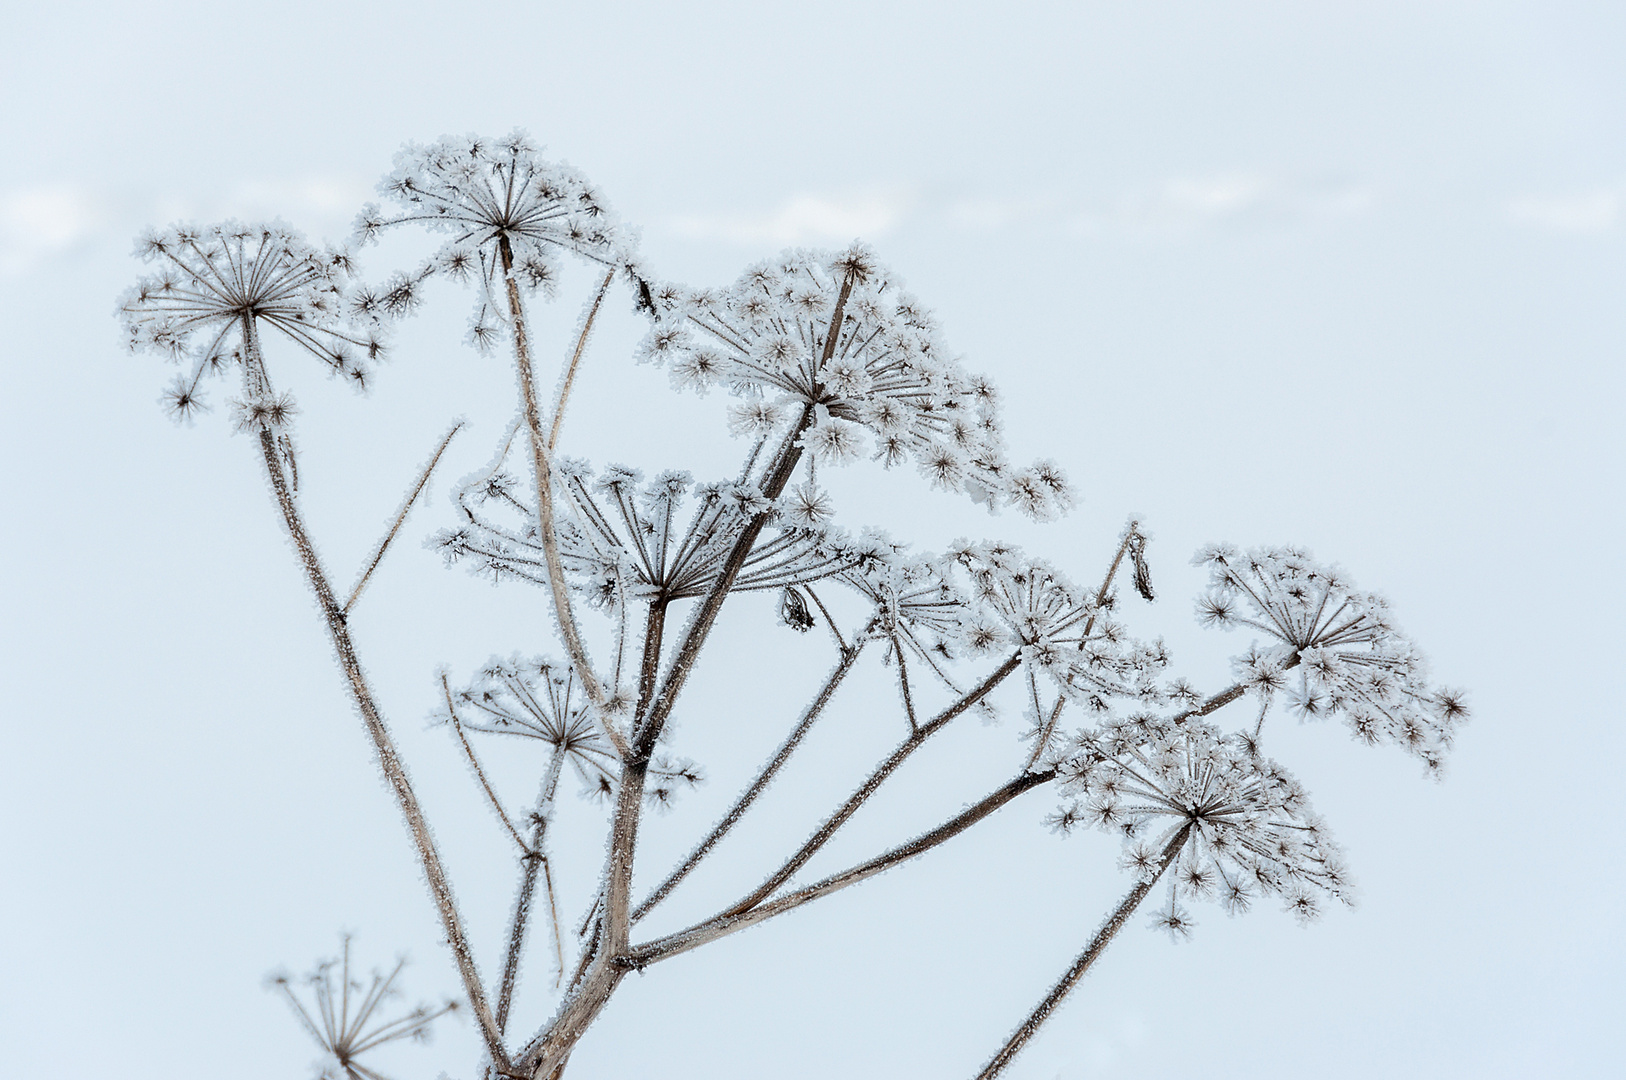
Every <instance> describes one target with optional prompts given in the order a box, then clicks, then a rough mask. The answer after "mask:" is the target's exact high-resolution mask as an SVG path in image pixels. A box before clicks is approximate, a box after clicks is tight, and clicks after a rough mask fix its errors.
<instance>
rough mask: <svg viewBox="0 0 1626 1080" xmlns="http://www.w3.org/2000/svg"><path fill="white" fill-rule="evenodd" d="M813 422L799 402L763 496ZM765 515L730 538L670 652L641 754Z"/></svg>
mask: <svg viewBox="0 0 1626 1080" xmlns="http://www.w3.org/2000/svg"><path fill="white" fill-rule="evenodd" d="M812 421H813V408H812V406H804V407H803V409H802V415H801V417H800V418H799V419H798V420H797V422H796V424H795V425H794V426H792V428H791V430H790V431H789V432H788V433H787V434H786V436H785V441H784V442H783V443H781V444H780V447H779V451H778V453H777V454H776V455H775V457H774V461H773V462H772V464H771V465H770V467H769V469H768V471H767V474H766V476H765V478H764V481H763V484H762V494H763V495H764V496H765V497H766V498H769V499H777V498H778V497H779V496H780V494H781V493H782V492H783V491H784V490H785V485H786V484H788V483H789V482H790V478H791V475H792V474H793V473H794V472H795V470H796V463H797V462H798V461H799V460H801V457H802V448H801V447H800V446H799V445H797V441H798V440H799V439H800V438H801V434H802V432H803V431H805V430H806V429H807V427H808V425H809V424H811V423H812ZM768 517H769V515H768V514H767V513H761V514H758V515H757V516H755V517H753V518H752V519H751V521H750V522H749V523H748V524H747V525H746V526H745V528H744V529H743V530H741V532H740V535H739V536H738V537H737V538H736V539H735V541H734V547H733V548H732V549H731V550H730V551H729V553H728V558H727V559H726V560H725V561H724V562H723V565H722V567H721V569H720V570H719V571H718V574H717V579H716V580H715V581H714V582H713V583H712V586H711V588H710V589H709V590H708V591H707V593H706V596H705V599H704V600H702V601H701V602H700V606H699V607H698V608H697V609H696V610H695V613H694V615H693V616H692V617H691V618H690V620H689V626H688V629H687V631H686V632H685V634H684V637H683V643H682V644H681V645H680V646H679V647H678V650H677V652H676V653H675V654H674V655H673V657H672V666H671V668H670V669H669V670H668V671H667V673H666V681H665V682H664V683H662V684H661V688H660V691H659V692H658V693H657V694H656V695H655V698H654V702H653V703H652V705H651V706H650V709H649V713H648V715H647V716H645V717H644V718H643V720H642V722H641V723H640V725H639V727H638V729H637V731H636V733H635V735H634V742H635V743H636V745H637V746H638V747H639V750H640V752H641V753H648V752H649V749H650V748H652V747H653V746H654V745H655V740H656V738H658V737H659V735H660V731H661V727H662V725H664V724H665V723H666V718H667V717H668V716H669V715H670V714H671V711H672V707H673V706H674V705H676V704H677V699H678V695H679V694H680V693H682V691H683V686H684V683H685V682H687V680H688V678H689V672H690V671H691V670H692V669H693V667H694V664H695V661H696V660H697V659H699V657H700V650H701V648H702V647H703V646H704V645H705V643H706V638H707V636H708V635H709V634H710V633H711V628H712V626H713V624H715V623H716V621H717V616H718V614H719V613H720V612H721V611H722V608H723V601H724V600H726V599H727V598H728V592H729V590H730V589H731V588H733V586H734V579H735V578H737V577H738V576H739V573H740V570H741V569H743V568H744V566H745V560H746V557H747V556H748V555H750V553H751V548H752V546H753V545H755V543H756V540H757V537H758V536H760V535H761V533H762V529H763V526H765V525H766V524H767V523H768Z"/></svg>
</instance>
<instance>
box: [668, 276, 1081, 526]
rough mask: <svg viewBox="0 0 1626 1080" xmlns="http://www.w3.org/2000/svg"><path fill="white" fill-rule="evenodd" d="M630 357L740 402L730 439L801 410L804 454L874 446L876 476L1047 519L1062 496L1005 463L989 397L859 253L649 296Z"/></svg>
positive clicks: (839, 458)
mask: <svg viewBox="0 0 1626 1080" xmlns="http://www.w3.org/2000/svg"><path fill="white" fill-rule="evenodd" d="M654 300H655V309H656V314H657V320H658V321H657V323H656V325H655V327H654V328H653V329H652V330H651V331H650V333H649V335H648V336H647V337H646V338H645V339H644V343H643V345H642V347H641V353H640V355H641V357H642V358H643V359H644V360H646V361H649V362H652V363H656V364H662V365H665V366H666V368H667V369H668V370H669V371H670V372H671V375H672V380H673V383H674V384H675V385H677V386H678V387H680V388H692V389H695V390H698V391H701V392H704V391H705V390H707V389H709V388H710V387H712V386H714V385H716V384H718V383H721V384H722V385H724V386H726V387H727V388H728V389H729V391H730V392H732V393H734V394H737V395H739V396H742V397H744V398H745V399H746V400H745V401H744V402H743V403H742V404H740V405H738V406H736V407H735V408H734V409H733V411H732V413H731V424H730V426H731V429H732V430H733V431H734V433H736V434H749V435H754V436H756V437H758V438H763V439H766V438H769V437H770V436H771V435H772V434H773V433H774V432H776V431H779V430H781V429H783V428H784V426H785V425H786V424H787V423H790V422H794V420H795V418H796V417H798V416H801V415H802V414H803V412H804V410H811V411H812V416H811V418H810V419H811V424H810V426H809V427H808V428H807V430H806V432H805V433H804V434H803V436H802V441H803V445H805V446H806V447H807V449H808V450H810V451H811V452H812V453H813V455H814V457H815V458H816V459H817V460H821V461H830V462H835V463H845V462H848V461H852V460H855V459H856V458H858V457H860V456H861V455H862V454H863V453H864V452H865V449H866V447H867V445H868V443H869V441H870V440H873V445H874V449H873V452H872V456H873V457H874V458H875V459H876V460H879V461H881V462H883V463H884V464H885V465H886V466H887V467H891V466H893V465H897V464H900V463H902V462H903V461H905V460H909V459H913V460H914V461H915V462H916V463H917V465H918V466H919V467H920V469H921V471H922V472H923V473H924V474H925V475H926V476H927V477H928V478H929V479H930V480H931V482H932V484H933V485H935V486H937V487H940V488H944V489H951V490H964V491H966V492H968V493H970V494H971V495H972V497H973V498H975V499H977V500H979V501H983V502H990V503H996V504H1008V505H1013V506H1016V507H1018V508H1020V509H1021V510H1023V511H1024V512H1025V513H1028V514H1030V515H1032V516H1034V517H1037V518H1048V517H1052V516H1054V515H1055V514H1056V513H1058V512H1059V511H1061V510H1063V509H1065V508H1066V507H1067V506H1068V505H1069V504H1070V501H1071V495H1070V494H1069V490H1068V487H1067V482H1066V479H1065V477H1064V476H1063V475H1062V473H1061V470H1060V469H1059V468H1057V467H1056V466H1055V465H1053V464H1051V463H1048V462H1046V463H1040V464H1038V465H1036V466H1034V467H1032V468H1029V469H1018V468H1014V467H1013V466H1011V465H1010V464H1009V463H1008V462H1007V461H1006V459H1005V455H1004V447H1003V439H1002V437H1001V432H1000V423H999V414H998V408H997V405H998V395H997V393H996V391H995V390H994V387H993V385H992V384H991V383H990V382H988V380H986V379H984V378H982V377H981V376H975V375H971V374H969V373H968V372H966V371H965V370H964V369H963V368H962V367H961V366H960V363H959V361H958V360H957V359H955V358H954V357H953V356H952V355H951V354H950V353H949V351H948V347H947V346H946V345H945V344H944V343H943V341H942V339H941V337H940V336H939V334H938V331H937V325H936V322H935V320H934V319H933V318H932V317H931V315H930V314H928V313H927V312H926V310H925V309H924V308H922V307H921V305H920V303H919V302H918V301H917V300H915V299H914V297H912V296H910V295H908V294H907V293H905V292H903V290H902V288H901V287H900V285H899V284H898V281H897V279H896V278H895V277H893V276H892V275H891V274H889V273H888V272H887V271H885V270H884V269H883V268H881V267H880V266H879V265H878V264H877V263H876V262H875V260H874V257H873V255H872V254H871V253H870V251H869V249H868V248H865V247H862V246H854V247H851V248H849V249H847V250H846V251H843V252H840V253H838V254H834V255H830V254H824V253H816V252H807V251H791V252H786V253H785V254H784V255H783V256H781V257H780V258H779V259H777V260H774V261H772V262H766V263H759V264H758V265H756V266H753V267H752V268H751V269H749V270H747V271H746V272H745V273H744V274H743V275H742V276H741V277H740V279H739V280H738V281H736V282H735V283H734V285H732V286H731V287H729V288H727V289H723V290H717V291H711V290H689V289H682V288H678V287H675V286H668V287H666V288H663V289H660V290H657V292H656V294H655V297H654Z"/></svg>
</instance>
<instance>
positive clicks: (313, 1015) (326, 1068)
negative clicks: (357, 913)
mask: <svg viewBox="0 0 1626 1080" xmlns="http://www.w3.org/2000/svg"><path fill="white" fill-rule="evenodd" d="M405 966H406V961H405V960H397V961H396V963H395V967H393V968H392V969H390V972H389V974H387V975H385V974H381V973H379V972H377V971H375V972H373V974H372V978H371V981H370V982H368V983H366V984H363V983H362V982H361V980H360V979H359V978H357V977H355V976H354V975H352V974H351V972H350V939H349V937H346V938H345V939H344V947H343V951H342V953H341V955H340V956H339V957H337V958H335V959H332V960H323V961H322V962H321V963H319V964H317V965H316V970H314V971H312V972H311V973H310V974H308V975H306V976H305V977H304V978H303V979H301V980H299V981H300V982H302V983H304V984H305V986H306V987H308V988H309V989H310V991H311V997H312V999H313V1001H312V1005H313V1007H312V1008H306V1006H305V1003H304V1002H302V1001H300V1000H299V995H298V994H297V993H295V992H294V979H293V978H292V977H291V976H288V975H273V976H272V977H271V979H270V984H271V986H272V987H274V988H276V989H278V990H281V991H282V993H283V996H284V997H286V998H287V1000H288V1004H289V1007H291V1008H292V1009H293V1010H294V1015H295V1016H296V1017H298V1019H299V1023H300V1026H301V1027H303V1028H304V1029H305V1032H306V1034H308V1035H309V1036H310V1037H311V1038H312V1039H313V1040H315V1042H316V1044H317V1046H319V1047H321V1049H322V1057H321V1059H320V1060H319V1061H317V1063H316V1065H315V1069H314V1073H315V1076H316V1077H317V1080H386V1077H385V1076H384V1075H383V1074H382V1073H380V1072H378V1071H377V1070H376V1069H373V1068H371V1067H370V1066H368V1065H364V1064H362V1062H361V1060H360V1059H361V1056H362V1055H363V1054H366V1053H367V1052H369V1051H371V1050H376V1049H377V1048H378V1047H380V1046H384V1045H386V1044H388V1043H392V1042H400V1041H402V1040H410V1041H414V1042H427V1041H428V1039H429V1036H430V1026H431V1025H432V1024H433V1023H434V1022H435V1021H436V1020H437V1019H439V1018H440V1017H442V1016H445V1015H446V1014H447V1013H450V1012H455V1011H457V1009H458V1007H459V1006H458V1003H457V1002H456V1001H446V1002H444V1003H443V1004H442V1005H440V1006H439V1007H438V1008H436V1007H433V1006H429V1005H417V1006H415V1007H413V1008H412V1009H409V1010H408V1011H407V1012H406V1013H404V1014H403V1015H401V1016H398V1017H396V1018H395V1019H394V1020H384V1019H382V1018H380V1017H379V1015H378V1012H379V1010H380V1009H381V1008H382V1007H383V1006H384V1004H385V1003H386V1002H388V1001H391V1000H393V999H394V998H397V997H400V994H401V991H400V989H399V988H398V987H397V986H396V985H395V983H396V979H398V978H399V977H400V975H401V969H402V968H404V967H405Z"/></svg>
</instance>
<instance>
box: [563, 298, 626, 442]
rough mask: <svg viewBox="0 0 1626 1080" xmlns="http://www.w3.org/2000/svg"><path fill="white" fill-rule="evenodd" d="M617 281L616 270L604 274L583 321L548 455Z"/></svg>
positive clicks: (571, 358) (567, 373)
mask: <svg viewBox="0 0 1626 1080" xmlns="http://www.w3.org/2000/svg"><path fill="white" fill-rule="evenodd" d="M614 279H615V268H614V267H611V268H610V269H609V270H607V271H605V273H604V280H603V281H601V282H599V285H598V292H596V293H594V294H593V302H592V304H591V305H590V306H589V307H588V309H587V318H586V319H584V320H583V321H582V332H581V335H580V336H579V337H577V338H576V350H575V352H573V353H571V354H570V363H569V365H567V366H566V367H565V377H564V381H563V382H562V383H561V384H560V386H559V400H558V401H556V402H555V403H554V406H553V426H552V427H550V428H549V429H548V453H549V454H552V453H553V450H554V447H556V446H558V445H559V429H560V427H562V426H563V425H564V421H565V404H566V402H568V401H569V400H570V391H571V389H572V388H573V387H574V386H575V385H576V369H577V368H578V367H580V366H581V362H582V353H583V352H585V351H586V350H587V335H588V334H589V333H591V332H592V329H593V320H595V319H597V318H598V309H599V307H600V306H602V305H603V303H604V294H605V293H607V292H609V291H610V282H611V281H612V280H614Z"/></svg>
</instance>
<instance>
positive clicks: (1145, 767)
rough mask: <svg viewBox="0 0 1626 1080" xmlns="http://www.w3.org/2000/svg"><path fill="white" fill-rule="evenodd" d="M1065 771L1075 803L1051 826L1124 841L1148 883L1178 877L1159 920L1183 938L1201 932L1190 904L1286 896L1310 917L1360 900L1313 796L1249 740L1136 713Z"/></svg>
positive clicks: (1097, 737)
mask: <svg viewBox="0 0 1626 1080" xmlns="http://www.w3.org/2000/svg"><path fill="white" fill-rule="evenodd" d="M1061 770H1062V774H1063V777H1064V779H1063V781H1062V784H1061V789H1062V791H1063V792H1065V793H1066V794H1067V795H1069V796H1070V797H1071V798H1070V800H1069V802H1068V803H1067V804H1066V805H1065V806H1064V807H1063V808H1062V810H1061V811H1060V812H1058V813H1057V814H1055V815H1053V816H1052V817H1051V819H1050V821H1051V824H1052V825H1053V826H1054V827H1056V828H1058V829H1060V830H1062V831H1066V830H1069V829H1071V828H1073V827H1074V826H1076V825H1079V824H1088V825H1092V826H1095V827H1097V828H1101V829H1106V830H1109V831H1113V832H1118V833H1121V834H1122V835H1123V837H1124V855H1123V866H1124V868H1125V869H1127V870H1129V871H1130V872H1131V873H1132V874H1134V875H1135V876H1136V878H1138V879H1139V880H1141V881H1153V880H1155V879H1156V877H1157V876H1158V875H1159V874H1160V873H1161V872H1162V871H1163V870H1165V869H1168V870H1169V871H1170V876H1169V880H1170V885H1169V895H1168V901H1167V903H1166V904H1165V906H1164V908H1163V910H1162V911H1160V912H1158V913H1157V914H1156V916H1155V917H1154V924H1155V925H1157V926H1159V927H1160V928H1162V929H1164V930H1167V931H1168V932H1169V933H1170V934H1171V935H1172V936H1175V937H1182V936H1187V935H1189V934H1190V931H1191V928H1192V926H1193V925H1194V924H1193V922H1192V921H1191V916H1190V914H1189V913H1188V912H1187V910H1186V909H1185V908H1184V907H1183V906H1181V903H1180V901H1181V900H1182V899H1216V900H1218V901H1219V902H1220V903H1221V904H1222V905H1223V906H1224V908H1225V909H1226V911H1228V912H1230V913H1232V914H1239V913H1241V912H1245V911H1247V910H1248V908H1249V906H1250V905H1251V904H1252V903H1253V901H1254V899H1256V898H1257V897H1258V896H1261V895H1267V896H1276V897H1279V898H1280V899H1281V900H1282V903H1283V906H1284V907H1285V908H1286V910H1288V911H1290V912H1292V913H1293V914H1294V915H1295V916H1297V917H1298V918H1299V919H1301V920H1305V921H1308V920H1309V919H1312V918H1314V917H1315V916H1316V915H1317V914H1319V912H1320V911H1321V905H1322V901H1323V900H1324V899H1326V898H1333V899H1338V900H1342V901H1344V902H1346V903H1347V902H1349V901H1350V900H1351V898H1352V892H1351V889H1352V886H1351V883H1350V880H1349V874H1348V871H1347V870H1346V869H1345V868H1344V864H1343V856H1342V854H1341V853H1340V851H1339V850H1338V848H1337V846H1336V845H1334V843H1333V842H1332V840H1331V838H1330V837H1329V836H1328V835H1327V832H1326V827H1325V826H1324V825H1323V824H1322V822H1321V820H1320V819H1319V818H1318V817H1316V816H1315V814H1314V813H1313V812H1312V811H1311V810H1310V808H1309V802H1308V799H1307V797H1306V795H1305V792H1304V788H1303V787H1302V786H1301V785H1300V784H1299V782H1298V781H1297V780H1295V779H1294V778H1293V777H1292V776H1291V775H1289V774H1288V773H1287V772H1286V770H1284V769H1283V768H1282V767H1281V766H1279V765H1277V764H1276V763H1275V762H1273V761H1269V760H1266V759H1264V758H1261V757H1260V756H1259V755H1258V754H1257V753H1255V752H1254V751H1253V749H1252V747H1251V745H1250V744H1249V743H1248V741H1247V740H1245V739H1242V738H1239V737H1238V736H1235V735H1225V734H1222V733H1221V732H1220V731H1219V729H1217V728H1215V727H1212V726H1211V725H1209V724H1206V723H1203V722H1202V721H1198V720H1190V721H1187V722H1185V723H1181V724H1177V723H1174V722H1172V721H1169V720H1167V719H1161V718H1156V717H1150V716H1143V717H1136V718H1133V719H1131V720H1127V721H1123V722H1119V723H1114V724H1109V725H1106V726H1104V727H1103V728H1101V729H1099V730H1097V731H1096V732H1092V733H1090V734H1088V735H1085V736H1082V737H1080V738H1079V739H1078V740H1076V742H1075V743H1074V747H1073V752H1072V753H1071V755H1070V756H1069V757H1068V758H1067V759H1066V760H1065V761H1064V762H1063V764H1062V766H1061ZM1182 829H1184V830H1186V832H1185V834H1184V839H1183V841H1182V842H1181V844H1180V846H1179V849H1178V853H1177V854H1175V855H1173V857H1172V859H1173V861H1172V864H1171V865H1169V866H1167V867H1166V866H1165V865H1164V862H1163V856H1164V853H1165V851H1166V850H1167V848H1168V845H1169V844H1170V842H1171V840H1173V839H1174V838H1175V837H1176V835H1177V834H1179V833H1180V831H1181V830H1182Z"/></svg>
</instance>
